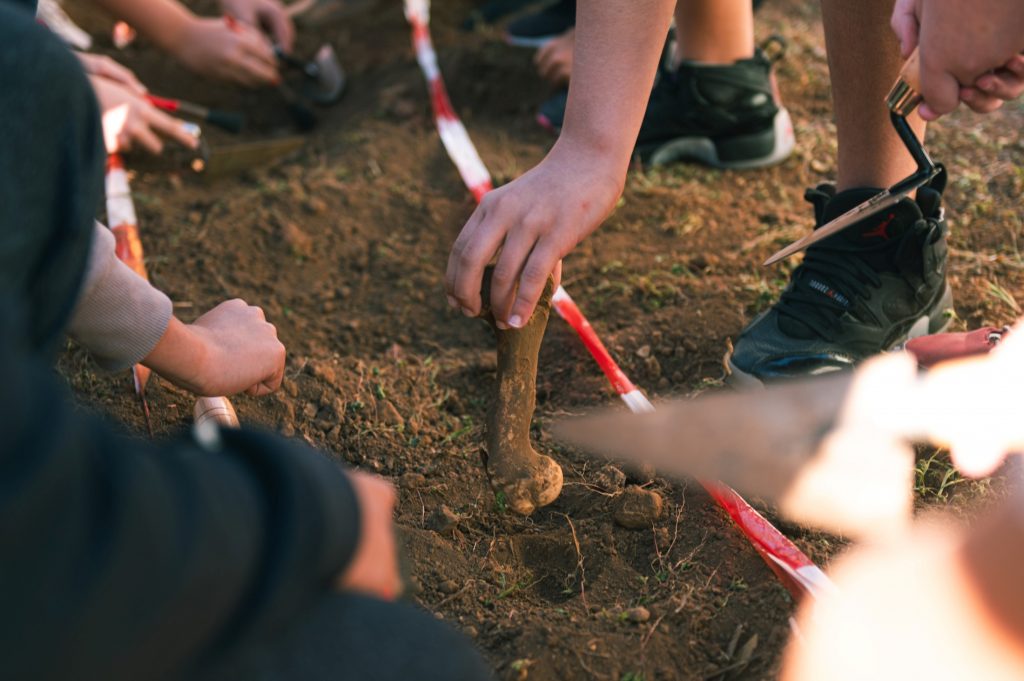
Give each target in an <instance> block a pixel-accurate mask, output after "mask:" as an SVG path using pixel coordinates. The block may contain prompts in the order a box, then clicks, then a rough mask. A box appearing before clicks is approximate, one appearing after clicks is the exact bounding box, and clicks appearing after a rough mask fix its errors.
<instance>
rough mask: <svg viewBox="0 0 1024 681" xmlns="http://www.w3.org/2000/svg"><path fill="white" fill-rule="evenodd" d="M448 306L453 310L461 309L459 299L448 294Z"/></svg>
mask: <svg viewBox="0 0 1024 681" xmlns="http://www.w3.org/2000/svg"><path fill="white" fill-rule="evenodd" d="M448 307H450V308H452V309H453V310H458V309H459V301H457V300H455V299H454V298H452V297H451V296H448Z"/></svg>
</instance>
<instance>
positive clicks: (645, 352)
mask: <svg viewBox="0 0 1024 681" xmlns="http://www.w3.org/2000/svg"><path fill="white" fill-rule="evenodd" d="M636 356H637V357H639V358H640V359H647V358H648V357H650V356H651V346H650V345H644V346H641V347H640V349H639V350H637V351H636Z"/></svg>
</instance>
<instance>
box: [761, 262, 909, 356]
mask: <svg viewBox="0 0 1024 681" xmlns="http://www.w3.org/2000/svg"><path fill="white" fill-rule="evenodd" d="M901 250H902V249H901ZM814 275H818V278H819V279H820V281H822V283H824V284H826V285H827V286H828V287H830V288H831V289H832V290H833V291H835V292H836V293H838V294H839V295H841V296H843V297H844V298H845V299H846V300H847V303H846V304H844V303H843V302H841V301H840V300H838V299H834V298H830V297H829V296H828V295H826V294H825V293H823V292H820V291H818V290H815V289H813V288H812V287H811V282H812V281H813V280H814V278H815V277H814ZM881 284H882V279H881V277H880V276H879V275H878V273H877V272H876V271H875V270H874V268H872V267H871V266H870V265H869V264H868V263H867V262H866V261H865V260H864V259H862V258H859V257H857V256H856V255H855V254H853V253H851V252H850V251H849V250H845V249H830V248H821V247H819V248H815V249H812V250H809V251H808V252H807V254H806V255H805V256H804V261H803V263H802V264H801V265H800V266H799V267H798V268H797V269H796V270H795V271H794V272H793V285H792V286H791V287H789V288H788V289H787V290H786V291H785V292H783V294H782V297H781V298H780V300H779V303H778V305H777V306H776V310H777V311H778V313H779V314H780V315H785V316H787V317H791V318H793V319H795V320H796V321H798V322H801V323H803V324H804V325H806V326H807V327H809V328H810V329H811V330H813V331H814V332H815V333H816V334H818V335H819V336H821V338H823V339H824V340H826V341H832V340H833V339H834V338H835V335H836V333H838V332H839V331H841V330H842V324H841V322H840V318H841V317H842V316H843V313H845V312H846V311H848V310H850V309H853V308H854V307H855V306H856V305H857V303H858V301H860V300H862V299H863V300H870V298H871V288H872V287H873V288H878V287H879V286H881Z"/></svg>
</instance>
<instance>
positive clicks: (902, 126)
mask: <svg viewBox="0 0 1024 681" xmlns="http://www.w3.org/2000/svg"><path fill="white" fill-rule="evenodd" d="M920 83H921V63H920V59H919V56H918V53H917V51H916V50H915V51H914V53H913V54H912V55H910V59H908V60H907V63H906V64H904V66H903V70H902V71H901V72H900V77H899V79H898V80H897V81H896V84H895V85H893V87H892V90H891V91H890V92H889V95H888V97H886V105H887V106H888V107H889V112H890V113H889V115H890V118H891V120H892V124H893V127H895V128H896V133H897V134H898V135H899V136H900V139H901V140H902V141H903V144H905V145H906V147H907V151H908V152H910V155H911V156H912V157H913V158H914V161H915V162H916V163H917V170H916V171H915V172H914V174H912V175H911V176H910V177H907V178H906V179H904V180H901V181H899V182H897V183H896V184H894V185H893V186H891V187H889V188H888V189H886V190H884V191H882V192H881V193H879V194H876V195H875V196H873V197H871V198H870V199H869V200H867V201H865V202H864V203H862V204H860V205H859V206H857V207H855V208H853V209H851V210H849V211H847V212H846V213H843V214H842V215H840V216H839V217H837V218H836V219H835V220H832V221H831V222H829V223H828V224H825V225H822V226H821V227H818V228H817V229H815V230H814V231H813V232H811V233H810V234H808V235H807V236H805V237H803V238H802V239H799V240H797V241H795V242H793V243H792V244H790V245H789V246H786V247H785V248H783V249H782V250H781V251H779V252H778V253H776V254H775V255H773V256H772V257H770V258H768V260H766V261H765V263H764V264H765V265H774V264H775V263H777V262H779V261H780V260H785V259H786V258H788V257H789V256H791V255H793V254H795V253H799V252H800V251H802V250H804V249H805V248H807V247H808V246H810V245H812V244H815V243H817V242H819V241H821V240H822V239H826V238H828V237H830V236H832V235H833V234H836V233H837V232H840V231H842V230H844V229H846V228H847V227H850V226H851V225H854V224H856V223H858V222H860V221H861V220H863V219H864V218H867V217H869V216H871V215H874V214H875V213H878V212H880V211H883V210H885V209H886V208H889V207H890V206H894V205H896V204H897V203H899V202H900V201H901V200H903V199H904V198H906V197H907V196H909V195H910V194H911V193H913V192H915V191H917V190H918V189H920V188H921V187H923V186H925V185H926V184H928V182H930V181H931V180H932V179H933V178H934V177H935V176H936V175H938V174H939V172H940V168H939V167H938V166H936V165H935V164H934V163H933V162H932V160H931V158H929V156H928V153H927V152H926V151H925V150H924V146H923V145H922V144H921V140H919V139H917V135H915V134H914V131H913V129H911V127H910V124H909V123H907V116H909V115H910V114H911V113H913V111H914V110H915V109H917V107H918V105H919V104H921V102H922V101H923V100H922V98H921V95H920V87H921V86H920Z"/></svg>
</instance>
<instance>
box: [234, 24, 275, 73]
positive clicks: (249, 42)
mask: <svg viewBox="0 0 1024 681" xmlns="http://www.w3.org/2000/svg"><path fill="white" fill-rule="evenodd" d="M239 38H240V43H241V46H242V49H243V50H244V51H245V52H246V53H247V54H249V55H250V56H252V57H253V58H254V59H258V60H259V61H261V62H263V63H264V64H266V65H267V66H270V67H272V68H274V69H275V71H276V67H277V56H276V55H275V54H274V46H273V45H272V44H271V43H270V41H269V40H267V37H266V36H265V35H263V34H262V33H260V32H259V31H257V30H255V29H246V30H245V31H244V32H243V33H241V34H240V35H239Z"/></svg>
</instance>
